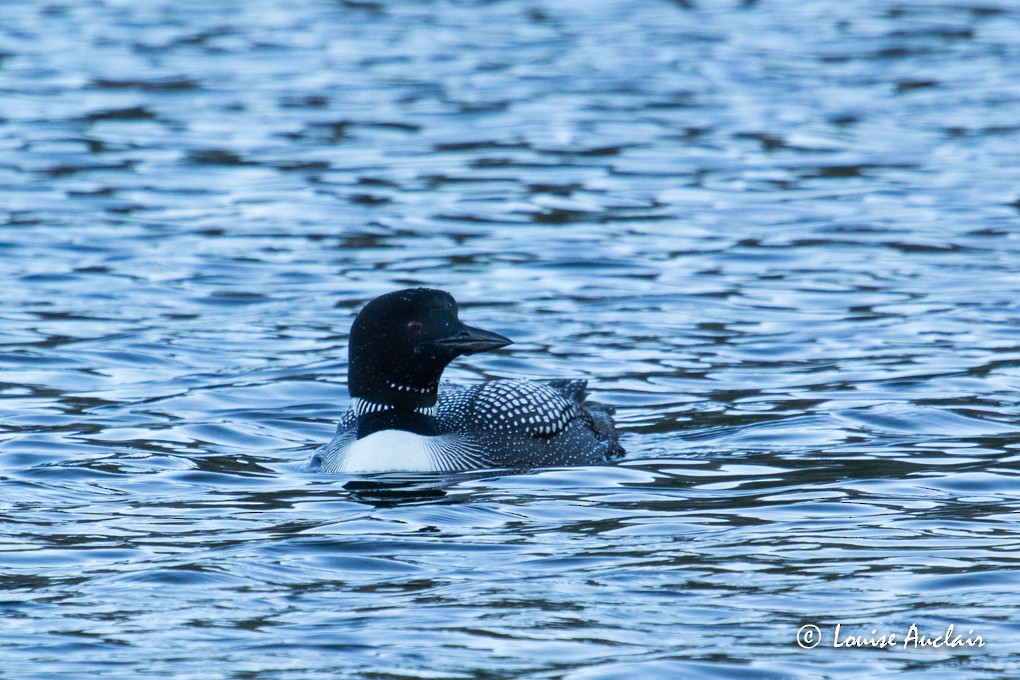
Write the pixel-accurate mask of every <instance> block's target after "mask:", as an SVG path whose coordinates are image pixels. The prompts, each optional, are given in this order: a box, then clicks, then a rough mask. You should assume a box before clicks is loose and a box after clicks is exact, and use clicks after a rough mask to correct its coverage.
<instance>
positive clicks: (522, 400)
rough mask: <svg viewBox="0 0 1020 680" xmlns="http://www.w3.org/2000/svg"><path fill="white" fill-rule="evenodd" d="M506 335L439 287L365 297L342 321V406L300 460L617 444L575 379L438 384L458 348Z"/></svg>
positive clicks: (593, 459)
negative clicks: (466, 317)
mask: <svg viewBox="0 0 1020 680" xmlns="http://www.w3.org/2000/svg"><path fill="white" fill-rule="evenodd" d="M510 343H511V340H509V339H507V338H505V337H503V336H502V335H499V334H497V333H492V332H490V331H484V330H482V329H480V328H473V327H471V326H467V325H465V324H464V323H462V322H461V321H460V319H459V318H458V316H457V303H456V301H454V299H453V297H452V296H451V295H450V294H449V293H447V292H445V291H441V290H433V289H429V288H411V289H407V290H400V291H396V292H393V293H387V294H386V295H382V296H380V297H378V298H376V299H374V300H372V301H371V302H369V303H368V304H367V305H365V307H364V309H362V310H361V312H360V313H359V314H358V316H357V318H356V319H355V320H354V325H353V326H352V327H351V335H350V343H349V347H348V354H349V359H348V390H349V392H350V395H351V398H352V403H351V407H350V408H349V409H348V410H347V411H346V413H344V415H343V416H342V417H341V418H340V423H339V425H338V426H337V431H336V435H335V436H334V437H333V440H332V441H331V442H330V443H329V444H327V445H325V446H323V447H322V448H321V449H319V450H318V451H317V452H316V453H315V454H314V455H313V456H312V459H311V461H309V467H310V468H312V469H318V470H321V471H322V472H355V473H357V472H395V471H401V472H426V471H434V472H439V471H456V470H472V469H480V468H495V467H506V468H521V467H540V466H559V465H583V464H588V463H598V462H602V461H605V460H606V459H607V458H610V457H614V456H619V455H622V454H623V449H622V448H621V446H620V444H619V441H618V437H617V434H616V429H615V427H614V425H613V420H612V418H611V417H610V416H609V413H608V412H602V411H600V410H597V409H592V410H589V409H587V408H585V407H584V406H582V405H581V402H582V401H583V400H584V396H585V387H586V382H585V381H584V380H572V381H571V380H553V381H548V382H533V381H529V380H496V381H492V382H488V383H483V384H481V385H476V386H473V387H468V388H463V389H457V388H450V387H448V386H447V385H446V384H445V383H444V384H443V385H442V386H440V384H439V379H440V377H441V376H442V374H443V369H445V368H446V366H447V365H448V364H449V363H450V362H451V361H453V360H454V359H455V358H457V357H458V356H460V355H462V354H475V353H476V352H486V351H489V350H494V349H498V348H500V347H505V346H507V345H509V344H510Z"/></svg>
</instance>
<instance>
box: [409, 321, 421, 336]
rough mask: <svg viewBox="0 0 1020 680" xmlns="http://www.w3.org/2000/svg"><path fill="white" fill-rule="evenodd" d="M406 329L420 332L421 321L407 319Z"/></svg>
mask: <svg viewBox="0 0 1020 680" xmlns="http://www.w3.org/2000/svg"><path fill="white" fill-rule="evenodd" d="M407 330H409V331H411V332H412V333H419V332H421V321H408V322H407Z"/></svg>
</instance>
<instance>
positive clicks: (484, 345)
mask: <svg viewBox="0 0 1020 680" xmlns="http://www.w3.org/2000/svg"><path fill="white" fill-rule="evenodd" d="M512 342H513V340H511V339H510V338H505V337H503V336H502V335H500V334H499V333H493V332H492V331H483V330H482V329H481V328H474V327H472V326H467V325H464V324H462V325H461V329H460V332H458V333H456V334H454V335H451V336H449V337H447V338H442V339H440V340H435V341H433V342H432V343H430V344H432V345H434V346H437V347H441V348H443V349H446V350H451V351H453V352H454V353H456V354H477V353H478V352H489V351H491V350H494V349H499V348H500V347H506V346H507V345H509V344H511V343H512Z"/></svg>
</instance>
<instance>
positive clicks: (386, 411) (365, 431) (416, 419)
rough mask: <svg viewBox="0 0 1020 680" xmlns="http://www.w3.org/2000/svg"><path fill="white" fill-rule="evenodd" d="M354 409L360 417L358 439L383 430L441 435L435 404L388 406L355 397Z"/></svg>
mask: <svg viewBox="0 0 1020 680" xmlns="http://www.w3.org/2000/svg"><path fill="white" fill-rule="evenodd" d="M352 408H353V409H354V413H355V415H357V416H358V439H363V438H365V437H367V436H368V435H370V434H373V433H375V432H379V431H381V430H404V431H406V432H413V433H415V434H422V435H435V434H438V433H439V426H438V423H437V421H436V406H435V402H433V403H432V404H431V405H428V406H426V405H422V406H416V407H413V408H412V407H410V406H409V405H408V404H406V403H404V404H401V403H398V404H388V403H383V402H373V401H368V400H366V399H361V398H358V397H355V398H354V402H353V404H352Z"/></svg>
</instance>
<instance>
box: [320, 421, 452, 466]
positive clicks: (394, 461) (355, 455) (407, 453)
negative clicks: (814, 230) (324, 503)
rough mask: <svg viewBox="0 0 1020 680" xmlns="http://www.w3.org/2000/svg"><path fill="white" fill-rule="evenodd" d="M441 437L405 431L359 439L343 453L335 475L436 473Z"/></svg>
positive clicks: (390, 431) (378, 433)
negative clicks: (344, 473) (337, 473)
mask: <svg viewBox="0 0 1020 680" xmlns="http://www.w3.org/2000/svg"><path fill="white" fill-rule="evenodd" d="M439 439H440V437H427V436H425V435H420V434H415V433H413V432H404V431H403V430H380V431H379V432H373V433H372V434H370V435H368V436H367V437H365V438H364V439H358V440H355V441H354V442H352V443H351V445H350V446H349V447H348V448H347V449H346V450H345V451H343V452H342V453H341V461H340V465H339V466H337V467H336V469H335V472H436V471H438V470H441V469H444V468H445V466H443V465H442V463H441V462H440V461H439V460H438V459H437V456H436V450H437V446H438V445H439V443H440V442H439V441H438V440H439Z"/></svg>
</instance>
